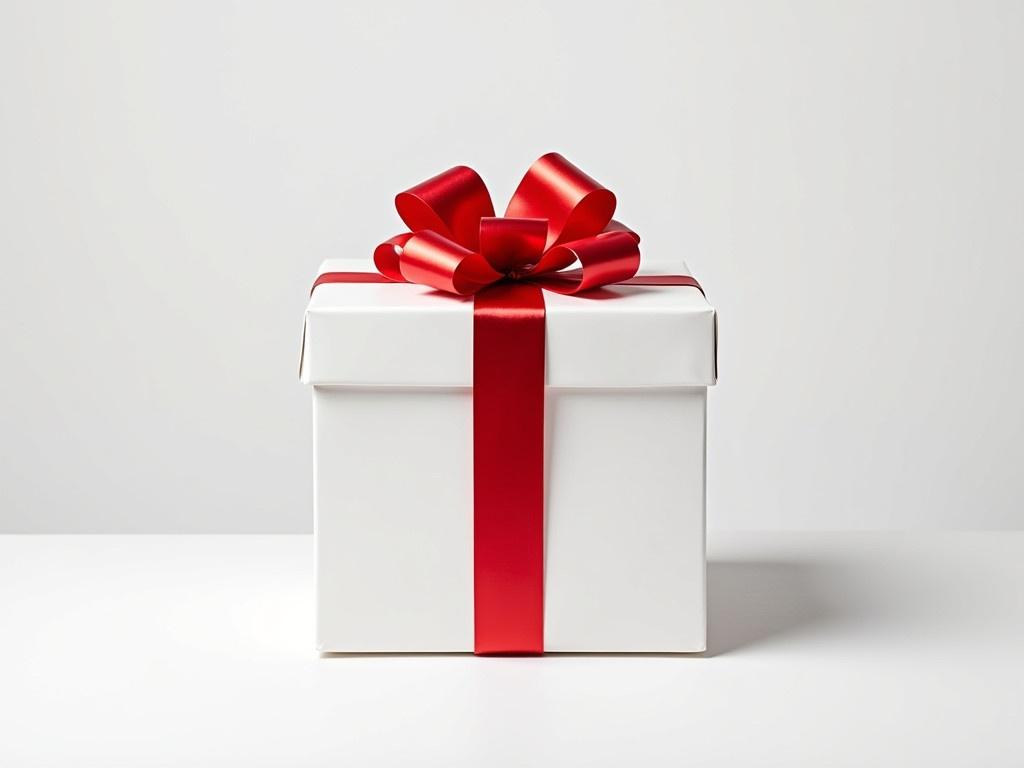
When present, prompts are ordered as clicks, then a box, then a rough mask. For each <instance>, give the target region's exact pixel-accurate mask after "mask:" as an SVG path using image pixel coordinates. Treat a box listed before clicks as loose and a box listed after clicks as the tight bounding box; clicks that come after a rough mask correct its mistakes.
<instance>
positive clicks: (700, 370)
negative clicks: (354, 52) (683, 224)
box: [299, 259, 717, 388]
mask: <svg viewBox="0 0 1024 768" xmlns="http://www.w3.org/2000/svg"><path fill="white" fill-rule="evenodd" d="M375 271H376V270H375V269H374V267H373V264H372V262H371V261H370V260H369V259H367V260H360V259H329V260H327V261H325V262H324V263H323V264H322V265H321V266H320V274H323V273H325V272H375ZM640 274H641V275H643V274H679V275H689V274H690V272H689V269H688V268H687V267H686V265H685V263H683V262H681V261H678V262H675V264H674V265H672V267H671V268H662V269H658V270H656V271H654V270H646V271H645V270H644V269H642V268H641V270H640ZM609 294H615V295H616V296H617V297H618V298H608V297H609ZM601 295H602V296H603V297H604V298H588V297H587V296H586V295H585V294H584V295H582V296H564V295H561V294H557V293H553V292H551V291H545V292H544V302H545V306H546V320H547V326H546V327H547V339H546V354H547V360H546V376H547V384H548V386H552V387H608V388H614V387H667V386H709V385H711V384H714V383H715V378H716V362H715V359H716V346H717V320H716V315H715V310H714V309H713V308H712V307H711V305H710V304H708V302H707V300H706V299H705V298H704V295H703V294H702V293H701V292H700V291H699V290H697V289H696V288H692V287H689V286H628V285H612V286H608V287H607V288H604V289H602V293H601ZM472 356H473V299H472V298H460V297H457V296H450V295H447V294H442V293H440V292H438V291H435V290H433V289H431V288H427V287H425V286H421V285H414V284H409V283H325V284H322V285H320V286H318V287H317V289H316V290H315V291H314V292H313V294H312V296H311V297H310V300H309V305H308V307H307V309H306V318H305V326H304V329H303V340H302V355H301V359H300V364H299V376H300V378H301V380H302V381H303V382H305V383H307V384H315V385H350V386H472V382H473V357H472Z"/></svg>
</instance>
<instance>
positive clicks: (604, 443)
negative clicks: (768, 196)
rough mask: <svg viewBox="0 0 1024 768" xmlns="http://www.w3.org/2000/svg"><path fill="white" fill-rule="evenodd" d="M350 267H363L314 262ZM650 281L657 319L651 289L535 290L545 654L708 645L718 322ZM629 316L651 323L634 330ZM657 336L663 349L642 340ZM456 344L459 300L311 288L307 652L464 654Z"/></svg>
mask: <svg viewBox="0 0 1024 768" xmlns="http://www.w3.org/2000/svg"><path fill="white" fill-rule="evenodd" d="M681 268H682V269H685V267H681ZM352 269H360V270H362V271H368V269H369V268H368V267H366V266H365V265H362V264H360V265H358V266H353V265H350V264H344V265H341V264H339V263H331V262H328V263H326V264H325V265H324V267H323V270H324V271H339V270H352ZM675 271H677V272H678V271H679V270H678V269H677V270H675ZM683 274H685V272H683ZM325 289H336V290H332V291H331V294H332V295H325V294H326V293H327V291H326V290H325ZM366 289H372V290H370V291H367V290H366ZM619 290H625V289H624V288H622V289H619ZM650 290H651V291H656V292H658V293H659V295H660V297H661V299H660V301H662V302H664V303H665V311H664V312H660V311H659V309H658V308H657V306H652V305H651V304H650V302H651V301H652V300H653V297H652V295H651V293H646V294H644V295H643V296H642V297H641V298H640V299H638V300H637V301H635V302H634V307H633V309H632V310H630V309H629V308H628V307H627V306H625V304H628V303H629V301H630V299H631V298H633V297H632V295H624V296H623V297H622V298H618V299H617V300H615V301H600V300H596V299H585V298H578V297H576V298H574V297H556V298H553V299H551V300H548V301H547V303H548V317H547V334H548V344H547V352H548V360H547V373H548V375H547V379H548V386H547V390H546V408H545V429H546V435H545V497H546V498H545V588H544V590H545V593H544V601H545V650H547V651H577V652H630V651H635V652H640V651H646V652H659V651H660V652H694V651H701V650H703V649H704V647H705V556H704V541H705V535H704V507H705V425H706V391H707V389H706V388H707V385H708V384H711V383H713V382H714V354H715V318H714V312H713V310H711V308H710V307H708V306H707V304H706V302H705V301H704V300H703V297H702V296H701V295H700V293H699V292H698V291H696V290H695V289H692V288H679V287H674V288H667V289H665V288H655V289H650ZM381 291H386V292H388V294H389V295H388V297H382V295H381V293H380V292H381ZM322 292H323V293H322ZM545 298H546V299H548V297H547V296H546V297H545ZM613 298H614V297H613ZM613 305H615V306H617V309H614V310H613V309H612V306H613ZM560 306H561V307H566V309H565V311H562V312H559V309H558V308H559V307H560ZM602 306H603V307H604V309H602ZM574 312H576V313H579V312H583V313H584V315H583V316H579V315H578V314H577V315H575V316H574ZM591 313H596V314H591ZM616 313H618V314H619V317H618V320H619V322H616ZM673 313H675V314H676V315H677V316H676V317H675V318H672V317H670V316H671V315H672V314H673ZM588 314H589V315H591V318H590V319H591V321H590V322H588V318H587V317H586V315H588ZM417 315H418V316H417ZM608 315H611V317H610V318H609V317H608ZM645 315H646V317H645ZM662 316H664V317H662ZM681 316H685V317H681ZM659 317H660V319H661V320H664V321H666V322H662V323H660V324H659ZM594 318H597V319H596V320H595V319H594ZM652 321H653V324H652ZM668 321H672V322H668ZM673 324H674V327H673ZM638 325H639V326H641V327H644V326H646V327H648V328H649V329H650V330H651V334H649V335H647V336H644V337H642V338H633V339H630V332H631V330H632V331H636V330H637V326H638ZM389 326H390V327H391V328H389ZM403 326H405V328H404V329H403ZM684 326H685V327H684ZM391 329H397V332H396V333H395V334H394V335H393V336H392V335H389V334H390V330H391ZM680 329H682V330H680ZM467 330H468V337H467V335H466V332H467ZM403 331H404V332H403ZM425 331H426V332H425ZM417 332H421V333H422V337H421V338H419V339H416V338H413V339H410V338H409V336H410V335H411V336H416V333H417ZM445 334H447V335H445ZM652 336H653V339H654V341H653V342H652V341H651V339H652ZM666 337H668V342H667V346H665V347H664V348H663V349H662V350H660V354H659V350H657V349H655V348H653V347H651V346H650V343H653V344H660V343H665V340H666ZM673 338H676V339H677V340H676V341H675V342H673V340H672V339H673ZM645 339H646V342H645ZM688 339H689V340H690V341H691V342H694V343H691V344H689V348H688V350H687V351H685V352H684V353H683V354H680V349H679V346H680V345H683V346H685V345H686V342H687V340H688ZM471 340H472V304H471V303H470V302H464V301H460V300H457V299H451V298H449V297H441V296H437V295H430V292H429V291H427V290H426V289H421V288H419V287H416V286H406V285H376V286H362V285H360V286H350V285H339V286H334V285H330V286H322V287H321V288H318V289H317V292H316V293H315V294H314V297H313V300H312V301H311V304H310V310H309V312H308V313H307V325H306V332H305V338H304V350H303V362H302V374H303V378H304V380H306V381H308V382H309V383H311V384H313V402H314V435H315V438H314V440H315V516H316V524H315V531H316V583H317V645H318V648H319V649H320V650H321V651H348V652H378V651H379V652H388V651H391V652H403V651H404V652H417V651H420V652H426V651H435V652H440V651H448V652H460V651H465V652H469V651H472V650H473V486H472V483H473V430H472V388H471V386H470V383H471V378H470V377H471V369H472V359H471V350H472V345H471ZM620 340H621V341H622V342H623V343H622V344H620V346H619V347H618V348H617V347H616V344H617V343H618V341H620ZM430 344H434V345H437V346H438V349H433V350H431V349H430V348H429V347H430ZM645 344H646V345H647V346H646V352H645V351H644V350H643V349H640V348H644V347H645ZM424 345H426V346H427V349H424ZM460 345H464V346H463V347H462V348H460ZM570 347H574V349H573V354H576V355H578V356H581V360H583V361H584V362H583V363H582V365H581V364H574V363H573V361H572V360H571V359H566V357H567V355H568V350H569V349H570ZM631 348H632V349H631ZM560 349H561V350H565V351H566V353H567V355H563V357H562V361H561V362H562V365H561V366H559V365H558V364H557V363H556V362H555V358H556V356H557V355H558V354H559V350H560ZM431 352H433V353H434V354H433V355H432V354H430V353H431ZM648 353H649V354H648ZM616 354H618V355H619V357H620V358H621V359H619V360H616V359H615V357H616ZM403 355H404V356H403ZM392 356H394V357H392ZM623 356H624V357H623ZM568 357H569V358H571V355H568ZM666 360H668V362H667V363H666ZM648 361H650V362H651V364H648V365H647V366H646V368H644V363H645V362H648ZM403 363H404V364H403ZM346 365H347V367H346ZM587 365H589V366H590V368H589V369H588V368H587ZM644 382H649V383H644ZM509 471H511V472H514V471H515V467H514V457H510V467H509Z"/></svg>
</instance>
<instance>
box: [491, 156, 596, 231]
mask: <svg viewBox="0 0 1024 768" xmlns="http://www.w3.org/2000/svg"><path fill="white" fill-rule="evenodd" d="M613 213H615V195H614V194H612V192H611V190H608V189H605V188H604V187H603V186H601V185H600V184H599V183H598V182H596V181H594V179H592V178H590V177H589V176H588V175H587V174H585V173H584V172H583V171H581V170H580V169H579V168H577V167H576V166H575V165H573V164H572V163H570V162H569V161H568V160H566V159H565V158H564V157H562V156H561V155H560V154H558V153H557V152H549V153H548V154H546V155H544V156H543V157H541V158H540V159H539V160H537V161H536V162H535V163H534V164H533V165H531V166H530V168H529V169H528V170H527V171H526V175H525V176H523V180H522V181H521V182H519V187H518V188H517V189H516V191H515V192H514V193H513V194H512V199H511V200H510V201H509V204H508V208H507V209H506V211H505V215H506V216H515V217H520V218H546V219H548V221H549V226H548V237H547V242H546V243H545V247H546V248H551V247H552V246H554V245H557V244H558V243H566V242H569V241H571V240H578V239H580V238H583V237H591V236H593V235H596V234H598V233H599V232H600V231H601V230H603V229H604V228H605V226H606V225H607V224H608V222H609V221H611V218H612V214H613Z"/></svg>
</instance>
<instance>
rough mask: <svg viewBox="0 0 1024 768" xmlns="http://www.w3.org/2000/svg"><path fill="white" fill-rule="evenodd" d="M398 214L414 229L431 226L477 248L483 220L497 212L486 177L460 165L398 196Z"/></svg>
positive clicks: (450, 237) (446, 235)
mask: <svg viewBox="0 0 1024 768" xmlns="http://www.w3.org/2000/svg"><path fill="white" fill-rule="evenodd" d="M395 208H397V209H398V215H399V216H401V217H402V221H404V222H405V223H406V226H408V227H409V229H411V230H412V231H413V232H418V231H420V230H424V229H429V230H431V231H433V232H437V233H438V234H439V235H443V236H445V237H447V238H448V239H449V240H454V241H455V242H456V243H458V244H459V245H461V246H462V247H464V248H469V249H470V250H476V247H477V243H478V240H479V235H480V219H481V218H483V217H485V216H493V215H494V205H493V204H492V203H491V195H490V193H489V192H488V191H487V187H486V185H485V184H484V180H483V179H481V178H480V176H479V174H477V172H476V171H474V170H473V169H472V168H468V167H466V166H465V165H457V166H455V167H454V168H449V169H448V170H447V171H444V172H442V173H439V174H437V176H434V177H433V178H430V179H427V180H426V181H423V182H420V183H419V184H417V185H416V186H414V187H411V188H410V189H407V190H406V191H405V192H400V193H398V195H396V196H395Z"/></svg>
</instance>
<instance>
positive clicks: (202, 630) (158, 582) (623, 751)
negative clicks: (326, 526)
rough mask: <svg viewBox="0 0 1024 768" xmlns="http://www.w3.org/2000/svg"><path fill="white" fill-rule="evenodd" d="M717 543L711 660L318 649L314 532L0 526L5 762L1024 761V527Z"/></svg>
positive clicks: (743, 537)
mask: <svg viewBox="0 0 1024 768" xmlns="http://www.w3.org/2000/svg"><path fill="white" fill-rule="evenodd" d="M710 557H711V564H710V579H709V582H710V589H709V601H710V620H711V638H710V646H711V648H710V650H709V652H708V653H707V654H703V655H701V656H675V657H673V656H597V657H595V656H553V657H550V656H549V657H545V658H520V659H503V658H490V659H486V658H474V657H472V656H433V655H426V656H332V657H324V658H321V657H320V656H318V655H317V654H316V653H315V652H314V650H313V638H312V621H313V618H312V605H313V603H312V571H311V565H312V542H311V539H310V538H309V537H306V536H6V537H0V765H2V766H11V767H12V768H20V767H21V766H48V765H59V766H91V765H104V766H107V765H109V766H119V765H123V766H150V765H167V766H191V765H204V766H205V765H209V766H226V765H239V766H305V765H332V766H338V765H352V766H375V765H410V764H415V765H446V766H453V765H454V766H461V765H466V766H481V767H482V768H487V767H489V766H514V765H548V766H575V765H588V766H601V765H608V766H626V765H642V766H656V765H689V766H700V765H736V766H742V765H754V764H756V765H785V766H793V765H809V766H832V765H837V766H846V765H849V766H858V767H860V766H866V765H892V766H946V765H950V766H953V765H955V766H1012V765H1022V764H1024V728H1022V727H1021V722H1024V589H1022V588H1024V533H984V534H982V533H978V534H971V533H949V534H863V533H861V534H856V533H855V534H835V533H832V534H777V533H776V534H755V533H744V534H736V533H733V534H725V533H718V534H715V533H713V534H712V536H711V541H710Z"/></svg>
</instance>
